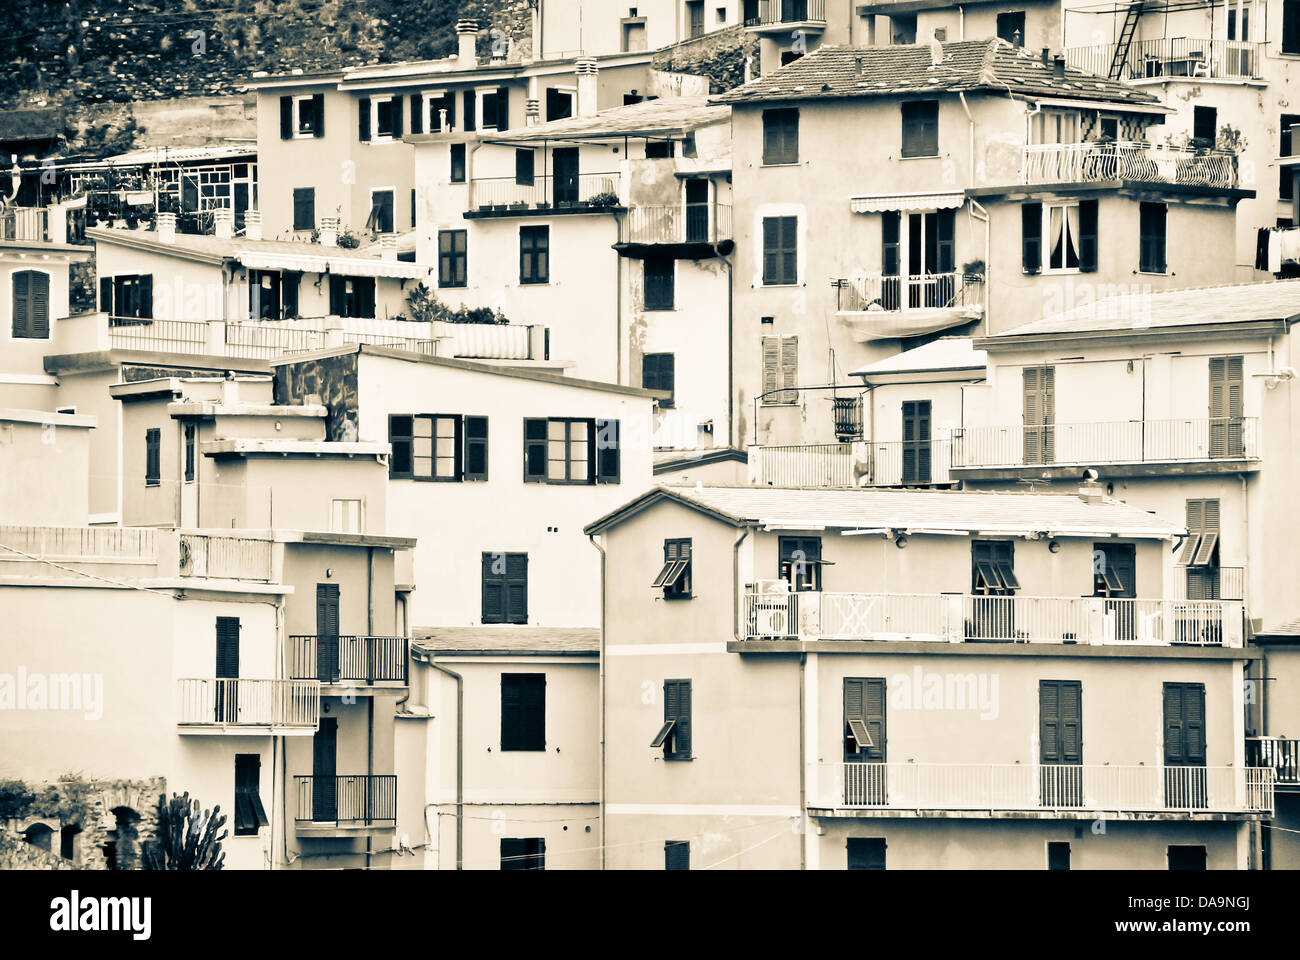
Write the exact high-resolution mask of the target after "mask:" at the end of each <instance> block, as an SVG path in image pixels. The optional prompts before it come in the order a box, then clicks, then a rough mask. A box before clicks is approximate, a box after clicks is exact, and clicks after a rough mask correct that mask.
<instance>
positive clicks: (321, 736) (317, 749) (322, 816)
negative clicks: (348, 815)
mask: <svg viewBox="0 0 1300 960" xmlns="http://www.w3.org/2000/svg"><path fill="white" fill-rule="evenodd" d="M338 740H339V721H338V718H337V717H321V718H320V727H319V728H317V730H316V735H315V736H314V737H313V738H312V767H311V818H312V820H314V821H316V822H318V823H331V822H336V821H337V820H338V818H339V794H338V776H337V774H338Z"/></svg>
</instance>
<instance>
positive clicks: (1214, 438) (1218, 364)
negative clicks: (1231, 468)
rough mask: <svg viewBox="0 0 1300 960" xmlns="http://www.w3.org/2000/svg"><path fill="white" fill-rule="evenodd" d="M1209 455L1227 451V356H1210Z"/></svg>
mask: <svg viewBox="0 0 1300 960" xmlns="http://www.w3.org/2000/svg"><path fill="white" fill-rule="evenodd" d="M1209 366H1210V456H1211V457H1224V456H1227V453H1228V425H1227V422H1226V420H1225V419H1224V418H1226V417H1227V416H1228V358H1227V357H1211V358H1210V363H1209Z"/></svg>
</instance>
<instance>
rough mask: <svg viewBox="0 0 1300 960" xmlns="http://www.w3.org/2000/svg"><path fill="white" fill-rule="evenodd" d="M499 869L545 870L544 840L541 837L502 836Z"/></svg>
mask: <svg viewBox="0 0 1300 960" xmlns="http://www.w3.org/2000/svg"><path fill="white" fill-rule="evenodd" d="M501 869H502V870H545V869H546V840H545V839H543V838H542V837H526V838H523V839H516V838H513V837H502V838H501Z"/></svg>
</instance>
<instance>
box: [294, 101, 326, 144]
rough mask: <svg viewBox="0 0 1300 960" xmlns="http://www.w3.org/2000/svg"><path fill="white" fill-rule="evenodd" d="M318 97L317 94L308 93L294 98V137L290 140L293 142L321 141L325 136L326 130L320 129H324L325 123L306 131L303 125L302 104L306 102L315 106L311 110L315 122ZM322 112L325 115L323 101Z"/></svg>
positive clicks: (322, 118)
mask: <svg viewBox="0 0 1300 960" xmlns="http://www.w3.org/2000/svg"><path fill="white" fill-rule="evenodd" d="M316 97H317V94H314V93H308V94H305V95H295V96H294V98H293V136H292V137H291V138H290V139H293V140H316V139H319V138H320V137H322V136H324V130H322V129H320V128H322V127H324V123H319V124H314V125H313V126H311V127H310V128H308V129H306V130H304V129H303V125H302V121H303V115H302V104H303V103H304V102H305V103H309V104H312V105H313V106H312V110H311V113H312V119H313V120H315V119H316V117H315V113H316V110H315V101H316ZM321 112H322V113H324V106H323V101H322V110H321ZM320 119H321V120H324V117H323V116H322V117H321V118H320Z"/></svg>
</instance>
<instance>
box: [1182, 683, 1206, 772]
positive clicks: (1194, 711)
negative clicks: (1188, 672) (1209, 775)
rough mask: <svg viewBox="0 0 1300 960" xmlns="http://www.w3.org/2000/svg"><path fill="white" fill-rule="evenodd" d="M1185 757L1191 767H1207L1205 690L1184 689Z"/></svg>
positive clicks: (1197, 686) (1201, 688)
mask: <svg viewBox="0 0 1300 960" xmlns="http://www.w3.org/2000/svg"><path fill="white" fill-rule="evenodd" d="M1183 755H1184V756H1185V757H1186V759H1187V763H1188V764H1189V765H1191V766H1198V767H1199V766H1204V765H1205V688H1204V687H1203V686H1201V685H1200V684H1190V683H1189V684H1187V685H1186V686H1184V687H1183Z"/></svg>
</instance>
